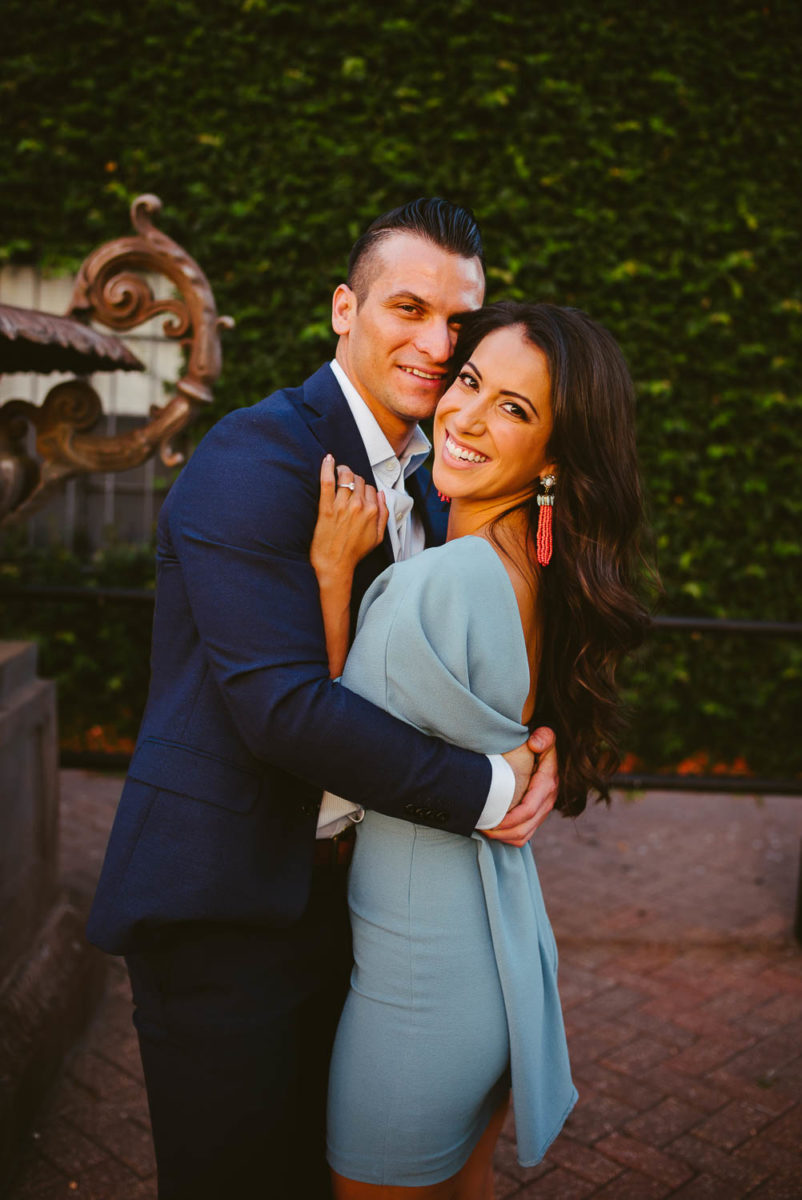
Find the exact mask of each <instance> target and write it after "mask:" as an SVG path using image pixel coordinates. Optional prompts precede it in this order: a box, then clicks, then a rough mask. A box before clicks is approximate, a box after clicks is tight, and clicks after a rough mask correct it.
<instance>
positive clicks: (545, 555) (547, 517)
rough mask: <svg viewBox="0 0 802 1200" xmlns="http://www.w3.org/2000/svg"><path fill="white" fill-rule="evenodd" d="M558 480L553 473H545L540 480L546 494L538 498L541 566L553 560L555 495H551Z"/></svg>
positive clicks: (539, 557)
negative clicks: (552, 528) (552, 515)
mask: <svg viewBox="0 0 802 1200" xmlns="http://www.w3.org/2000/svg"><path fill="white" fill-rule="evenodd" d="M556 482H557V480H556V479H555V477H554V476H553V475H544V476H543V478H542V479H541V480H540V485H541V487H542V488H543V490H544V495H542V496H538V498H537V504H538V508H539V509H540V512H539V513H538V515H537V561H538V562H539V563H540V565H541V567H546V566H548V564H549V563H550V562H551V551H552V540H551V510H552V508H553V507H554V497H553V496H552V495H551V489H552V488H553V487H554V485H555V483H556Z"/></svg>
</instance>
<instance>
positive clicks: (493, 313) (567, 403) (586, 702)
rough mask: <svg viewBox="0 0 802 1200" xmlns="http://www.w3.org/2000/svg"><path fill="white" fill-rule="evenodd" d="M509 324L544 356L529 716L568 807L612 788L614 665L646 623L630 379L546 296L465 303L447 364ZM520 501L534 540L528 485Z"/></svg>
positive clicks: (580, 319)
mask: <svg viewBox="0 0 802 1200" xmlns="http://www.w3.org/2000/svg"><path fill="white" fill-rule="evenodd" d="M506 326H520V328H521V330H522V333H523V334H524V337H525V338H526V340H527V341H529V342H530V343H531V344H532V345H533V346H537V347H539V348H540V349H541V350H542V351H543V353H544V354H545V356H546V359H547V361H548V365H549V376H550V380H551V405H552V416H553V428H552V433H551V437H550V439H549V444H548V447H547V450H546V455H547V457H548V459H549V461H550V462H553V463H554V464H555V475H556V480H557V482H556V485H555V487H554V491H553V494H554V507H553V510H552V514H553V541H554V549H553V554H552V558H551V562H550V563H549V564H548V566H544V567H540V566H539V565H538V564H537V562H536V560H535V558H534V553H532V555H531V565H532V571H533V573H537V581H536V583H537V594H538V605H539V611H540V615H541V619H542V655H541V660H540V669H539V674H538V682H537V697H538V699H537V712H536V716H535V720H534V723H535V724H548V725H551V727H552V728H553V729H554V731H555V733H556V736H557V755H558V760H559V764H560V794H559V799H558V801H557V807H558V808H560V809H561V810H562V811H563V812H565V813H566V814H571V815H575V814H578V813H580V812H582V810H583V809H584V808H585V805H586V804H587V800H588V795H589V794H590V793H592V792H595V793H597V795H598V797H599V798H604V799H608V798H609V797H608V791H609V779H610V776H611V774H612V773H613V772H614V771H615V769H616V767H617V766H618V763H619V760H620V752H619V748H618V736H619V734H620V732H621V729H622V726H623V720H622V714H621V705H620V701H619V696H618V690H617V687H616V680H615V673H616V667H617V665H618V663H619V661H620V659H621V658H622V656H623V655H624V654H626V653H627V652H628V651H631V650H633V649H634V648H635V647H636V646H637V645H638V644H639V643H640V642H641V641H642V639H643V635H644V632H645V629H646V627H647V625H648V614H647V611H646V609H645V607H644V605H643V604H642V602H641V600H640V598H639V595H638V593H639V590H640V581H641V580H642V579H643V576H644V571H643V568H642V562H643V560H642V557H641V554H640V549H639V534H640V531H641V529H642V526H643V500H642V493H641V485H640V476H639V471H638V460H637V453H636V447H635V404H634V388H633V385H632V380H631V378H630V374H629V370H628V369H627V365H626V362H625V361H624V357H623V355H622V353H621V350H620V349H619V347H618V345H617V343H616V342H615V340H614V339H613V338H612V337H611V335H610V334H609V333H608V332H607V331H606V330H605V329H603V328H602V327H601V326H600V325H599V324H597V323H596V322H595V321H593V320H591V318H590V317H588V316H587V315H586V314H585V313H583V312H580V311H579V310H578V309H573V308H560V307H557V306H556V305H552V304H521V303H517V302H513V301H502V302H500V303H498V304H491V305H488V307H487V308H484V309H480V310H479V311H478V312H475V313H470V314H467V315H466V316H465V317H464V318H463V322H462V327H461V330H460V335H459V338H458V341H457V345H456V349H455V353H454V359H453V363H454V367H455V374H456V371H457V370H460V369H461V368H462V365H463V364H464V363H465V362H467V361H468V360H469V359H470V358H471V355H472V354H473V351H474V349H475V348H476V346H477V345H478V344H479V342H481V341H482V339H483V338H485V337H487V335H488V334H489V333H492V332H493V331H494V330H496V329H500V328H504V327H506ZM524 507H525V509H526V512H527V516H528V521H529V529H530V532H531V537H530V539H529V541H530V544H531V547H532V548H534V545H535V537H536V530H537V522H538V514H539V511H540V510H539V508H538V505H537V494H536V493H535V494H534V495H533V496H532V497H531V498H530V500H529V501H528V502H526V504H525V506H524ZM500 520H503V517H502V518H500ZM491 535H492V530H491Z"/></svg>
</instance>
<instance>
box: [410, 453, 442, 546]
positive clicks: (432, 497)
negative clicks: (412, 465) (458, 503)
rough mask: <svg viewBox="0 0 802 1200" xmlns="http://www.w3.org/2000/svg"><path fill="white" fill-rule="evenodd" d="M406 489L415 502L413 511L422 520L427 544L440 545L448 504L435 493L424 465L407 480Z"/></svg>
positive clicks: (435, 490)
mask: <svg viewBox="0 0 802 1200" xmlns="http://www.w3.org/2000/svg"><path fill="white" fill-rule="evenodd" d="M407 491H408V492H409V494H410V495H411V496H412V499H413V501H414V503H415V511H416V512H417V513H418V514H419V516H420V519H421V521H422V522H423V529H424V533H425V535H426V545H427V546H442V544H443V542H444V541H445V540H446V531H447V528H448V504H447V503H445V502H444V501H442V500H441V499H440V497H439V495H438V494H437V489H436V488H435V486H434V483H433V481H432V477H431V475H430V474H429V472H428V471H427V470H426V468H425V467H419V468H418V470H417V471H416V472H415V474H414V475H410V477H409V479H408V480H407Z"/></svg>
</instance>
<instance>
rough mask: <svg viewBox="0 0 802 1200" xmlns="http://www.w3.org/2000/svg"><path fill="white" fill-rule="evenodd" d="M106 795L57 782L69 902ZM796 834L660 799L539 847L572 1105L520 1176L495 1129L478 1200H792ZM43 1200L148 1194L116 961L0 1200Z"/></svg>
mask: <svg viewBox="0 0 802 1200" xmlns="http://www.w3.org/2000/svg"><path fill="white" fill-rule="evenodd" d="M118 788H119V784H118V783H117V782H116V781H114V780H109V779H107V778H104V777H102V776H97V775H88V774H84V773H82V772H65V773H64V775H63V821H64V837H63V850H64V861H65V866H66V874H67V876H68V878H69V881H70V882H71V884H72V885H73V886H76V887H80V888H81V889H82V890H86V889H87V888H88V887H89V886H91V880H92V879H93V877H94V875H95V874H96V872H97V867H98V863H99V856H100V854H101V852H102V844H103V840H104V836H105V829H106V827H107V825H108V821H109V818H110V815H111V810H112V808H113V801H114V798H115V796H116V793H117V791H118ZM800 834H802V799H790V798H789V799H785V798H768V799H766V800H765V801H764V802H762V803H759V802H758V801H756V800H755V799H754V798H751V797H739V798H735V797H728V796H697V795H694V796H680V795H676V794H671V793H665V794H659V795H658V794H650V795H648V796H646V797H643V798H641V799H637V800H630V799H626V798H619V799H617V800H616V801H615V803H614V804H613V807H612V809H611V810H610V811H609V812H608V811H605V810H603V809H598V808H597V809H594V810H593V811H591V812H589V813H587V814H586V815H585V816H584V817H583V818H581V820H580V821H579V822H576V823H571V822H568V821H564V820H561V819H559V818H552V819H551V820H550V821H549V822H548V823H547V825H546V827H545V828H544V829H543V830H541V831H540V832H539V834H538V835H537V838H536V842H535V849H536V854H537V860H538V865H539V869H540V874H541V879H542V882H543V889H544V892H545V895H546V900H547V903H548V905H549V910H550V912H551V916H552V920H553V923H554V927H555V932H556V934H557V940H558V943H559V945H560V951H561V971H560V987H561V993H562V997H563V1002H564V1007H565V1015H566V1024H567V1027H568V1037H569V1046H570V1050H571V1058H572V1063H573V1067H574V1075H575V1079H576V1084H577V1087H578V1089H579V1092H580V1102H579V1104H578V1106H577V1108H576V1110H575V1112H574V1114H573V1115H572V1116H571V1118H570V1119H569V1121H568V1124H567V1125H566V1128H565V1131H564V1132H563V1134H562V1135H561V1136H560V1138H558V1140H557V1141H556V1142H555V1144H554V1146H553V1147H552V1148H551V1150H550V1151H549V1153H548V1156H547V1158H546V1160H545V1162H544V1163H542V1164H541V1165H540V1166H539V1167H536V1168H533V1169H530V1170H524V1169H522V1168H520V1167H519V1166H518V1165H517V1162H516V1159H515V1151H514V1141H513V1138H512V1129H511V1124H510V1125H509V1126H508V1129H507V1131H505V1134H504V1136H503V1138H502V1142H501V1144H500V1147H499V1152H498V1157H497V1184H496V1191H497V1197H498V1200H512V1198H514V1200H550V1198H553V1200H583V1198H584V1197H594V1200H602V1198H603V1200H660V1198H661V1197H664V1196H671V1197H676V1198H678V1200H709V1198H715V1200H741V1198H742V1197H749V1198H750V1200H800V1198H802V952H800V950H799V949H798V948H797V947H796V946H795V945H794V943H793V942H792V940H791V922H792V917H793V904H794V894H795V881H796V867H797V862H798V855H799V842H800ZM62 1196H63V1197H70V1196H78V1197H83V1198H84V1200H145V1198H147V1200H152V1198H153V1197H154V1196H155V1185H154V1169H153V1159H152V1152H151V1148H150V1139H149V1134H148V1123H147V1109H146V1105H145V1101H144V1095H143V1091H142V1086H141V1077H140V1072H139V1064H138V1060H137V1055H136V1046H135V1041H134V1037H133V1034H132V1032H131V1028H130V997H129V991H128V987H127V982H126V979H125V976H124V974H123V972H122V971H121V970H120V968H119V966H118V965H117V964H116V963H112V967H111V970H110V973H109V985H108V988H107V992H106V997H105V1000H104V1002H103V1005H102V1007H101V1009H100V1010H99V1012H98V1015H97V1017H96V1019H95V1021H94V1023H93V1025H92V1027H91V1029H90V1030H89V1031H88V1033H87V1036H86V1037H85V1039H84V1041H83V1043H82V1044H81V1045H80V1046H79V1047H78V1048H77V1049H76V1051H75V1053H74V1054H73V1055H72V1057H71V1058H70V1060H69V1062H68V1063H67V1066H66V1068H65V1071H64V1073H63V1075H62V1078H61V1080H60V1081H59V1082H58V1084H57V1085H56V1087H55V1088H54V1089H53V1093H52V1095H51V1097H50V1099H49V1102H48V1104H47V1106H46V1108H45V1110H44V1111H43V1113H42V1114H41V1119H40V1121H39V1122H38V1124H37V1127H36V1130H35V1132H34V1134H33V1136H32V1137H31V1139H30V1143H29V1146H28V1148H27V1154H26V1159H25V1163H24V1165H23V1169H22V1172H21V1174H20V1177H19V1179H18V1182H17V1185H16V1187H15V1188H14V1189H12V1192H11V1196H10V1198H9V1200H34V1198H36V1200H45V1198H47V1200H51V1198H56V1197H62ZM221 1200H251V1198H248V1197H221ZM254 1200H256V1198H254ZM287 1200H295V1198H287ZM298 1200H306V1198H300V1197H299V1198H298Z"/></svg>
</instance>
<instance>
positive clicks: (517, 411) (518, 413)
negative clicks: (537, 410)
mask: <svg viewBox="0 0 802 1200" xmlns="http://www.w3.org/2000/svg"><path fill="white" fill-rule="evenodd" d="M502 407H503V408H504V411H505V412H508V413H510V415H511V416H513V417H522V418H524V420H525V419H526V416H527V414H526V409H524V408H521V406H520V404H516V403H515V402H514V401H513V400H507V401H505V403H504V404H503V405H502Z"/></svg>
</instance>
